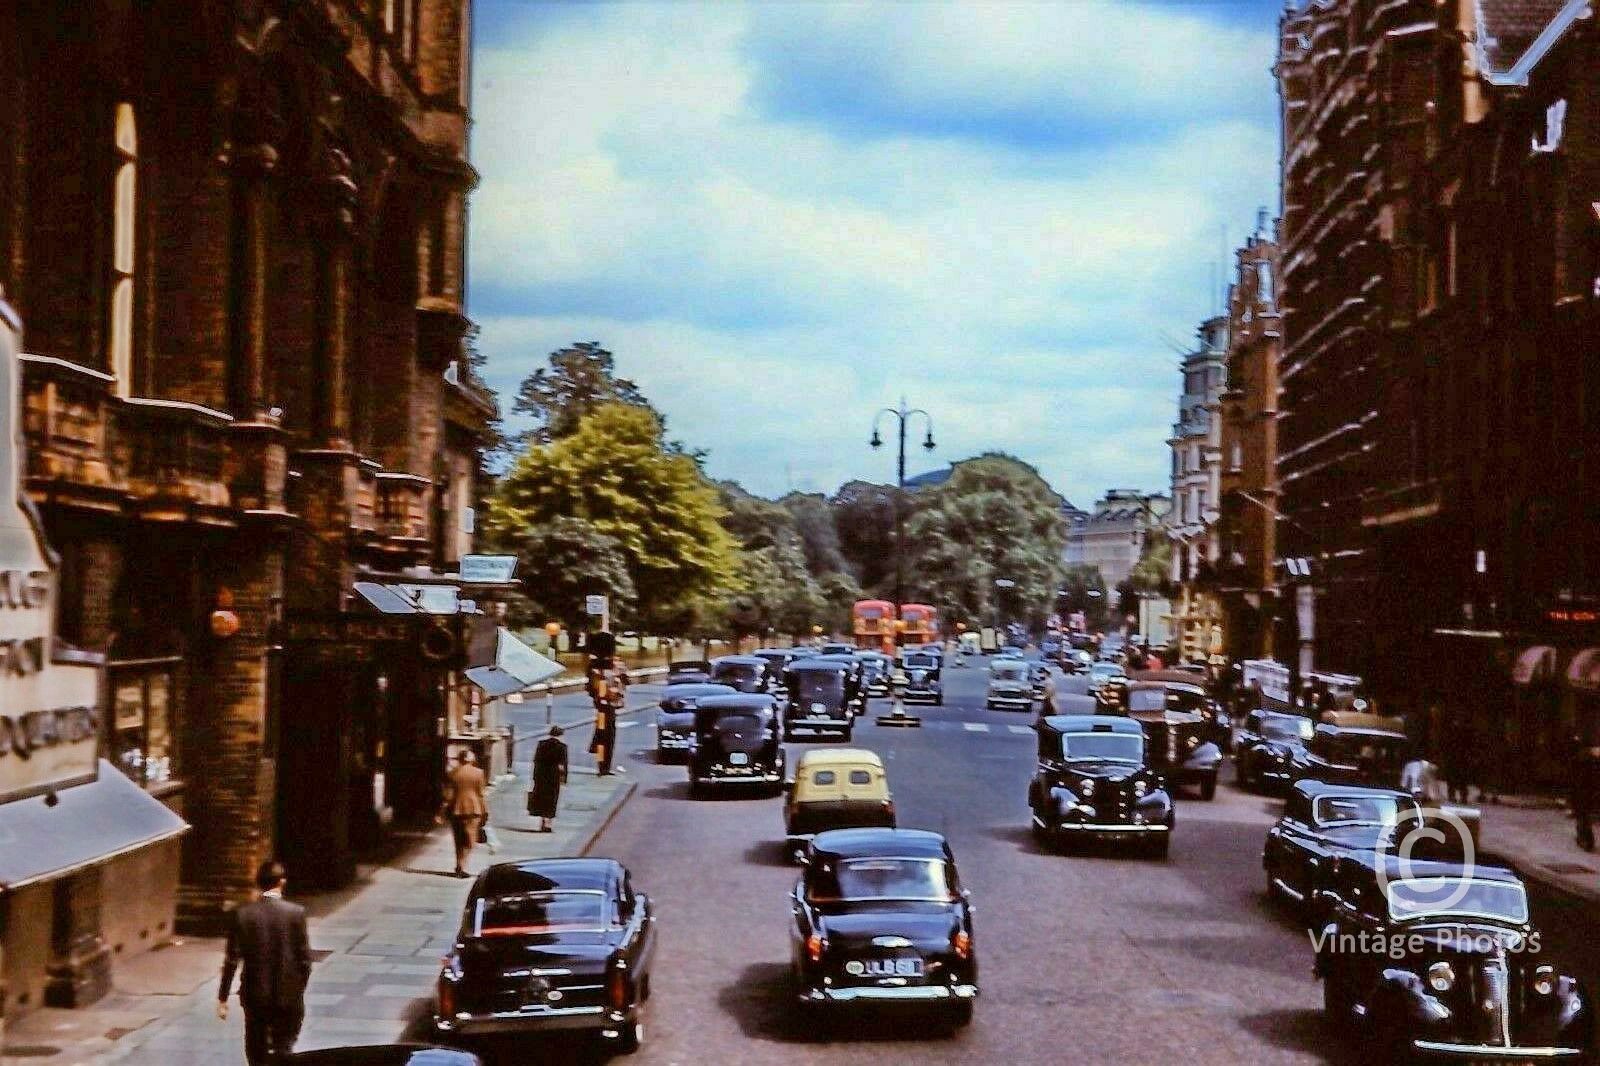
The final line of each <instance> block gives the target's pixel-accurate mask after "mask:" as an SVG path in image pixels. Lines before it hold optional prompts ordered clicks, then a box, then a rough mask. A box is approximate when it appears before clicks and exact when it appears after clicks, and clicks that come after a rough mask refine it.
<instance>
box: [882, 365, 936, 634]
mask: <svg viewBox="0 0 1600 1066" xmlns="http://www.w3.org/2000/svg"><path fill="white" fill-rule="evenodd" d="M884 415H890V416H892V417H893V418H894V420H895V423H896V427H895V428H896V429H897V430H898V432H899V440H900V451H899V461H898V465H897V466H896V473H895V497H894V614H895V619H896V620H897V621H898V620H899V618H900V608H901V606H902V605H903V604H904V603H905V557H906V552H905V508H904V507H903V506H902V501H901V497H902V496H904V495H905V491H906V427H907V425H908V424H909V423H910V421H911V418H912V416H913V415H921V416H922V420H923V422H924V424H925V425H926V427H927V432H926V433H925V434H924V435H923V438H922V447H923V448H924V450H926V451H930V452H931V451H933V449H934V443H933V416H932V415H930V414H929V413H928V412H926V411H924V410H923V409H922V408H920V407H911V408H908V407H906V401H905V397H903V396H902V397H901V398H900V406H899V407H897V408H896V407H885V408H884V409H883V410H881V411H879V412H878V413H877V414H876V415H874V416H873V417H872V439H871V440H869V441H868V442H867V443H868V444H870V445H871V446H872V447H874V448H881V447H883V436H882V435H881V434H880V433H879V432H878V426H879V424H880V423H881V422H882V421H883V416H884ZM899 641H900V636H899V634H898V632H897V633H896V635H895V642H896V645H897V646H898V644H899Z"/></svg>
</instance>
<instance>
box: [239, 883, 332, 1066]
mask: <svg viewBox="0 0 1600 1066" xmlns="http://www.w3.org/2000/svg"><path fill="white" fill-rule="evenodd" d="M285 880H286V877H285V874H284V870H283V867H282V866H281V865H280V864H278V863H276V862H272V861H270V860H269V861H267V862H264V863H262V864H261V868H260V869H259V870H257V871H256V887H257V888H259V889H260V890H261V896H260V898H259V899H257V900H255V901H254V902H252V903H246V904H245V905H243V906H242V907H240V908H238V909H237V910H235V911H234V912H233V923H232V925H231V926H229V928H228V949H227V954H226V956H225V957H224V958H223V960H222V987H221V988H220V989H218V991H217V1017H218V1018H223V1019H226V1018H227V1017H228V993H229V992H230V991H231V990H232V988H233V975H234V972H235V971H236V970H238V969H239V966H240V965H241V964H243V966H244V973H243V974H242V975H240V978H239V1004H240V1005H241V1006H242V1007H243V1008H244V1057H245V1061H246V1062H247V1063H249V1064H250V1066H265V1064H267V1063H271V1062H276V1061H279V1060H280V1059H284V1058H287V1057H288V1056H289V1055H290V1054H291V1053H292V1052H293V1051H294V1042H295V1040H296V1039H297V1038H299V1036H300V1025H301V1023H302V1022H304V1021H305V1016H306V1005H305V993H306V982H307V981H309V980H310V979H311V941H310V938H309V937H308V936H307V935H306V912H305V908H303V907H301V906H300V905H299V904H296V903H290V902H288V901H287V900H285V899H284V898H283V886H284V882H285Z"/></svg>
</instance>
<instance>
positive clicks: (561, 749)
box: [528, 725, 567, 833]
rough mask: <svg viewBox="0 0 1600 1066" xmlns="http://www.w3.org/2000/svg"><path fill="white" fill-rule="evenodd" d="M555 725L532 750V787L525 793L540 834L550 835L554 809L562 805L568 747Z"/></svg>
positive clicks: (529, 809) (554, 813) (554, 815)
mask: <svg viewBox="0 0 1600 1066" xmlns="http://www.w3.org/2000/svg"><path fill="white" fill-rule="evenodd" d="M561 734H562V730H561V727H560V726H558V725H553V726H551V727H550V735H549V736H547V737H545V738H544V739H543V740H541V741H539V746H538V747H536V748H534V749H533V787H532V789H531V790H530V791H529V792H528V813H529V814H530V815H532V816H533V817H535V818H537V819H539V832H541V833H548V832H550V831H551V828H550V823H551V822H552V821H554V820H555V817H556V807H557V805H559V803H560V802H561V786H562V785H564V784H566V783H567V745H566V742H565V741H563V740H562V739H561Z"/></svg>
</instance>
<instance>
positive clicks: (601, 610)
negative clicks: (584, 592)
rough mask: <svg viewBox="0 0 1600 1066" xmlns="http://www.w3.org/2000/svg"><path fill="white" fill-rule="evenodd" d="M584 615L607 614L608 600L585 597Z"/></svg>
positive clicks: (599, 597) (602, 597)
mask: <svg viewBox="0 0 1600 1066" xmlns="http://www.w3.org/2000/svg"><path fill="white" fill-rule="evenodd" d="M583 613H584V614H592V615H596V616H600V615H604V614H605V613H606V598H605V597H604V596H585V597H584V598H583Z"/></svg>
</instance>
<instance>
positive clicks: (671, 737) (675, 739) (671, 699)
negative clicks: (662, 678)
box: [656, 684, 737, 763]
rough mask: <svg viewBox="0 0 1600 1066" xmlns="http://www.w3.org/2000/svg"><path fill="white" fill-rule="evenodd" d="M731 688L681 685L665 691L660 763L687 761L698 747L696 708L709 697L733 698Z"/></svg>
mask: <svg viewBox="0 0 1600 1066" xmlns="http://www.w3.org/2000/svg"><path fill="white" fill-rule="evenodd" d="M736 691H737V690H735V689H733V688H731V687H730V686H728V685H711V684H680V685H668V686H667V687H666V688H664V689H662V690H661V702H660V703H658V704H657V705H656V706H657V710H656V762H658V763H664V762H667V761H669V759H683V758H687V757H688V755H689V749H690V748H692V747H694V709H695V707H696V706H698V705H699V703H700V701H701V700H703V699H705V698H706V697H708V696H732V695H734V694H735V692H736Z"/></svg>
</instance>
